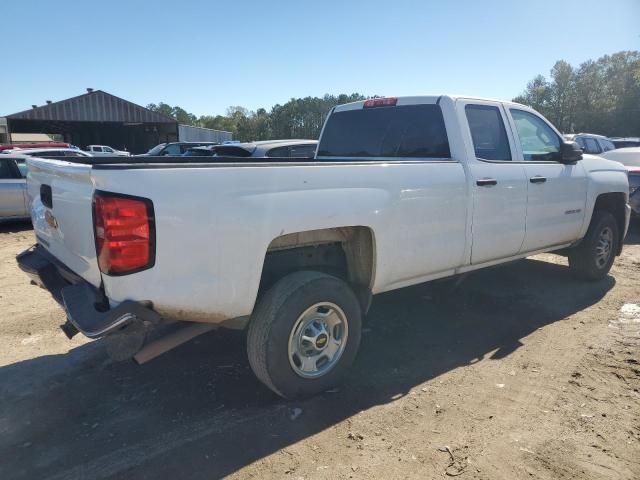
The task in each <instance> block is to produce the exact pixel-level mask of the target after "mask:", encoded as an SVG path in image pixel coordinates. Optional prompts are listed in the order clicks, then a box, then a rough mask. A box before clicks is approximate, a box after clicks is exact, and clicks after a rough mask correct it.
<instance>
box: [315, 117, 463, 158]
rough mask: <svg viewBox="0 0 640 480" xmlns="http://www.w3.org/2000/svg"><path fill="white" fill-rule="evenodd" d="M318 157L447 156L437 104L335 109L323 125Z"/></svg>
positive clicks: (444, 133) (449, 154)
mask: <svg viewBox="0 0 640 480" xmlns="http://www.w3.org/2000/svg"><path fill="white" fill-rule="evenodd" d="M318 157H356V158H358V157H359V158H367V157H383V158H384V157H386V158H450V157H451V153H450V151H449V141H448V139H447V131H446V129H445V126H444V119H443V118H442V111H441V110H440V106H439V105H405V106H394V107H375V108H358V109H355V110H345V111H338V112H335V113H333V114H331V116H330V117H329V120H328V122H327V125H326V126H325V129H324V132H323V135H322V138H321V142H320V146H319V148H318Z"/></svg>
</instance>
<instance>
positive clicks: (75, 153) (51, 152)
mask: <svg viewBox="0 0 640 480" xmlns="http://www.w3.org/2000/svg"><path fill="white" fill-rule="evenodd" d="M10 154H11V155H13V154H16V155H24V156H28V157H40V158H61V157H92V156H93V155H90V154H88V153H87V152H83V151H82V150H76V149H75V148H28V149H14V150H6V151H5V152H4V153H3V154H2V155H10Z"/></svg>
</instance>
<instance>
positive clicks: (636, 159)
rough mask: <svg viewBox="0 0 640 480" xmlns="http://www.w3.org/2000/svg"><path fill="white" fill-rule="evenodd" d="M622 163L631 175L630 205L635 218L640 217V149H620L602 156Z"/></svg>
mask: <svg viewBox="0 0 640 480" xmlns="http://www.w3.org/2000/svg"><path fill="white" fill-rule="evenodd" d="M600 156H601V157H604V158H606V159H608V160H614V161H616V162H620V163H621V164H623V165H624V166H625V167H626V168H627V174H628V175H629V205H631V211H632V213H633V214H634V216H635V217H636V218H637V217H640V147H628V148H618V149H616V150H611V151H610V152H606V153H603V154H601V155H600Z"/></svg>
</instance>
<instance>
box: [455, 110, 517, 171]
mask: <svg viewBox="0 0 640 480" xmlns="http://www.w3.org/2000/svg"><path fill="white" fill-rule="evenodd" d="M465 113H466V115H467V122H469V129H470V130H471V138H472V139H473V148H474V150H475V153H476V158H478V159H480V160H502V161H504V160H511V150H510V149H509V140H508V139H507V131H506V130H505V128H504V122H503V121H502V115H501V114H500V110H499V109H498V107H494V106H491V105H467V106H466V107H465Z"/></svg>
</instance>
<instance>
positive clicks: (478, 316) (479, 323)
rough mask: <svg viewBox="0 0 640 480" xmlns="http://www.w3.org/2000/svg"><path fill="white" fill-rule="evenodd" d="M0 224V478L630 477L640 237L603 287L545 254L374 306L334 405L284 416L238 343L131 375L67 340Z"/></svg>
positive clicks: (94, 345) (203, 340)
mask: <svg viewBox="0 0 640 480" xmlns="http://www.w3.org/2000/svg"><path fill="white" fill-rule="evenodd" d="M33 241H34V240H33V233H32V232H31V230H30V229H29V226H28V225H24V224H10V225H5V226H2V227H0V312H1V315H0V342H1V344H2V348H1V349H0V478H1V479H7V480H9V479H35V478H38V479H44V478H51V479H67V478H69V479H98V478H136V479H137V478H140V479H142V478H149V479H159V478H196V479H212V478H219V477H225V476H227V477H230V478H260V479H270V478H284V479H287V478H290V479H307V478H310V479H311V478H330V479H335V478H344V479H347V478H354V479H358V478H361V479H365V478H367V479H368V478H381V479H395V478H420V479H431V478H434V479H437V478H450V477H456V478H461V479H521V478H536V479H537V478H540V479H554V480H555V479H569V478H576V479H578V478H579V479H603V478H604V479H639V478H640V307H639V305H640V229H638V228H636V229H635V230H634V231H632V233H631V235H630V236H629V237H628V238H627V242H626V244H627V245H626V247H625V251H624V253H623V255H622V257H620V258H618V260H617V261H616V263H615V266H614V268H613V270H612V273H611V275H610V276H609V277H608V278H607V279H605V280H603V281H601V282H599V283H595V284H589V283H582V282H579V281H576V280H575V279H573V278H572V277H571V276H570V274H569V272H568V269H567V268H566V261H565V260H564V259H563V258H560V257H556V256H553V255H544V256H539V257H535V258H532V259H529V260H525V261H521V262H516V263H513V264H509V265H506V266H502V267H498V268H494V269H490V270H486V271H482V272H478V273H476V274H474V275H472V276H471V277H470V278H469V279H468V280H467V281H466V282H464V283H463V284H462V285H461V286H460V287H459V289H458V290H457V291H456V292H455V294H453V295H449V296H446V297H445V298H441V297H440V296H435V295H434V294H433V292H432V290H431V288H430V287H427V286H421V287H415V288H411V289H406V290H403V291H399V292H394V293H389V294H385V295H381V296H379V297H376V298H375V301H374V305H373V308H372V309H371V312H370V315H369V316H368V318H367V320H366V324H365V331H364V336H363V343H362V347H361V352H360V354H359V357H358V359H357V361H356V365H355V367H354V369H353V370H352V372H351V374H350V375H349V377H348V379H347V382H346V383H345V385H344V386H342V387H341V388H339V389H337V390H335V391H332V392H327V393H325V394H323V395H321V396H319V397H316V398H313V399H311V400H308V401H304V402H284V401H283V400H281V399H279V398H278V397H276V396H275V395H273V394H272V393H271V392H270V391H269V390H267V389H266V388H265V387H263V386H262V385H261V384H259V383H258V381H257V380H256V379H255V378H254V377H253V375H252V373H251V371H250V369H249V365H248V363H247V360H246V359H245V356H244V346H243V345H244V344H243V335H242V334H241V333H239V332H230V331H216V332H212V333H210V334H207V335H205V336H202V337H200V338H199V339H197V340H196V341H194V342H192V343H190V344H186V345H183V346H182V347H180V348H178V349H176V350H174V351H172V352H169V353H167V354H166V355H164V356H162V357H160V358H158V359H157V360H155V361H153V362H151V363H149V364H147V365H144V366H136V365H134V364H133V363H131V362H124V363H113V362H111V361H109V360H108V358H107V356H106V354H105V351H104V347H103V345H102V344H101V343H100V342H89V341H87V340H85V339H82V338H79V337H76V338H75V339H74V340H72V341H69V340H67V339H66V337H64V335H63V334H62V333H61V331H60V330H59V328H58V325H59V324H61V323H62V322H63V320H64V317H63V314H62V311H61V309H60V308H59V307H58V306H57V305H56V304H55V302H54V301H53V300H52V299H51V298H50V297H49V295H48V293H47V292H45V291H44V290H41V289H39V288H37V287H34V286H31V285H29V282H28V280H27V279H26V277H25V276H24V275H22V274H21V273H20V272H19V270H18V268H17V267H16V265H15V261H14V257H15V254H16V253H18V252H20V251H22V250H23V249H24V248H26V247H28V246H30V245H31V244H32V243H33Z"/></svg>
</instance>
